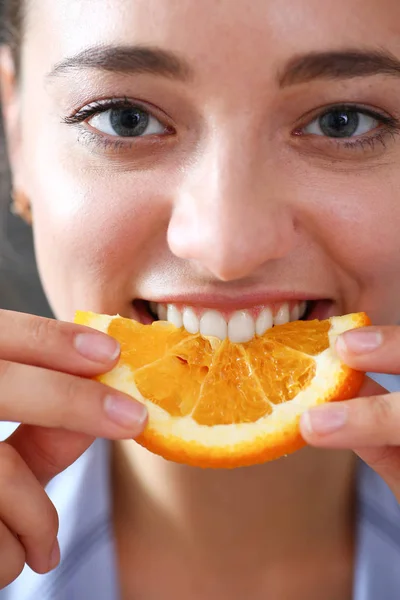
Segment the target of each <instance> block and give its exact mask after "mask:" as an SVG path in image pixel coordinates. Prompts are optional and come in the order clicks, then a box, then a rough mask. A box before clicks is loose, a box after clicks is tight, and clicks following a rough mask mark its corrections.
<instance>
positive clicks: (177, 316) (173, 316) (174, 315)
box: [167, 304, 183, 327]
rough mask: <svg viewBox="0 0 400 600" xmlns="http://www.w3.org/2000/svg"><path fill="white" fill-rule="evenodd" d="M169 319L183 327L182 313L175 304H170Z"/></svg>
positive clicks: (176, 325) (173, 323) (177, 325)
mask: <svg viewBox="0 0 400 600" xmlns="http://www.w3.org/2000/svg"><path fill="white" fill-rule="evenodd" d="M167 320H168V321H169V322H170V323H172V325H175V327H182V325H183V319H182V314H181V313H180V311H179V310H178V309H177V308H176V306H174V305H173V304H168V310H167Z"/></svg>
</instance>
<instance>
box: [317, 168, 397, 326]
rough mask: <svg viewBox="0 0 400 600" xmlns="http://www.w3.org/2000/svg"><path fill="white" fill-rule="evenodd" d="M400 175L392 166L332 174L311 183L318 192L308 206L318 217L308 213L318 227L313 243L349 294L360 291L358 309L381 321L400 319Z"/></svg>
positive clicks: (357, 301) (357, 302) (358, 293)
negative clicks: (321, 252)
mask: <svg viewBox="0 0 400 600" xmlns="http://www.w3.org/2000/svg"><path fill="white" fill-rule="evenodd" d="M393 173H395V175H393ZM396 173H397V170H396V168H395V166H394V165H393V164H392V165H390V167H389V166H388V168H387V169H379V170H378V169H375V170H373V169H372V170H371V172H370V173H367V172H366V171H364V172H360V173H359V174H357V175H354V174H353V175H352V176H350V175H349V174H347V175H345V176H343V175H341V176H340V177H335V178H332V176H331V175H329V182H327V181H325V182H324V181H323V179H322V178H319V179H318V181H317V180H314V181H313V180H312V179H310V184H309V185H310V188H311V189H313V190H314V191H313V196H312V198H313V200H312V201H311V202H310V203H309V204H308V208H309V209H311V210H312V211H313V212H314V214H317V215H318V218H317V219H315V217H314V218H313V217H312V214H311V212H307V213H305V219H306V221H307V223H308V224H310V223H314V231H313V234H312V235H313V237H314V239H315V240H318V243H320V244H321V247H324V248H325V251H326V252H327V253H328V255H329V258H330V259H331V261H332V263H333V266H334V268H336V269H338V270H339V276H340V280H341V281H342V283H343V284H344V287H345V291H346V289H351V288H352V287H353V289H356V290H357V292H356V296H357V300H356V305H357V307H359V308H362V309H363V310H366V311H368V312H369V313H370V315H371V317H373V318H375V319H376V320H377V321H380V322H393V321H399V320H400V306H399V298H400V277H399V276H398V273H399V271H400V235H399V229H398V223H400V198H399V193H398V191H397V190H399V189H400V175H397V174H396ZM327 190H329V193H328V194H327ZM305 226H306V227H307V225H305ZM308 226H309V225H308Z"/></svg>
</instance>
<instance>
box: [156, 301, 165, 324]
mask: <svg viewBox="0 0 400 600" xmlns="http://www.w3.org/2000/svg"><path fill="white" fill-rule="evenodd" d="M157 315H158V318H159V319H160V321H167V320H168V310H167V307H166V306H165V305H164V304H157Z"/></svg>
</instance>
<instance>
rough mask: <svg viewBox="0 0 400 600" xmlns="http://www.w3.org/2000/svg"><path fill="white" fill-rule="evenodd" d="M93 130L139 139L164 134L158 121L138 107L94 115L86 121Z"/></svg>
mask: <svg viewBox="0 0 400 600" xmlns="http://www.w3.org/2000/svg"><path fill="white" fill-rule="evenodd" d="M87 122H88V123H89V125H91V126H92V127H93V128H94V129H97V130H98V131H100V132H101V133H106V134H107V135H111V136H114V137H140V136H146V135H158V134H162V133H165V130H166V128H165V126H164V125H163V124H162V123H160V121H159V120H158V119H156V118H155V117H153V116H152V115H151V114H149V113H148V112H147V111H145V110H143V108H140V107H138V106H127V107H120V108H111V109H109V110H104V111H103V112H101V113H97V114H95V115H94V116H93V117H91V118H90V119H89V120H88V121H87Z"/></svg>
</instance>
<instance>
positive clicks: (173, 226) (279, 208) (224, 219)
mask: <svg viewBox="0 0 400 600" xmlns="http://www.w3.org/2000/svg"><path fill="white" fill-rule="evenodd" d="M210 146H211V147H210ZM210 146H209V147H207V149H206V150H205V151H204V152H202V154H201V156H200V157H199V158H198V160H197V161H196V163H195V164H193V165H192V166H191V167H190V168H189V169H188V171H187V172H186V173H185V174H184V175H183V181H182V180H181V185H180V186H179V189H178V193H177V196H176V197H175V201H174V206H173V211H172V215H171V219H170V223H169V228H168V243H169V247H170V249H171V251H172V252H173V253H174V254H175V255H176V256H177V257H179V258H182V259H186V260H190V261H193V262H194V263H197V264H198V265H199V266H200V267H201V268H202V270H206V271H207V272H208V273H209V274H211V275H212V276H213V277H214V278H216V279H218V280H220V281H233V280H239V279H243V278H246V277H248V276H250V275H252V274H253V273H254V272H256V271H257V270H258V268H259V267H261V266H262V265H263V264H264V263H266V262H268V261H272V260H274V259H279V258H282V257H284V256H285V255H287V254H288V253H289V252H290V251H291V250H292V248H293V246H294V243H295V237H296V233H295V226H294V219H293V214H292V210H291V208H290V205H289V203H286V202H285V201H284V199H283V198H282V197H279V193H278V192H277V188H278V187H279V188H280V189H281V191H282V186H281V185H279V186H277V185H276V179H277V176H276V173H275V182H274V172H273V171H274V166H273V165H272V164H271V165H269V166H268V165H267V164H265V163H264V164H261V165H260V164H257V160H256V159H254V158H253V159H252V158H251V157H250V153H249V152H248V153H246V152H244V151H243V147H241V148H240V150H238V145H237V139H236V140H235V141H234V142H233V143H229V142H228V141H226V140H225V141H224V142H223V141H221V140H214V141H213V143H212V144H210Z"/></svg>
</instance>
